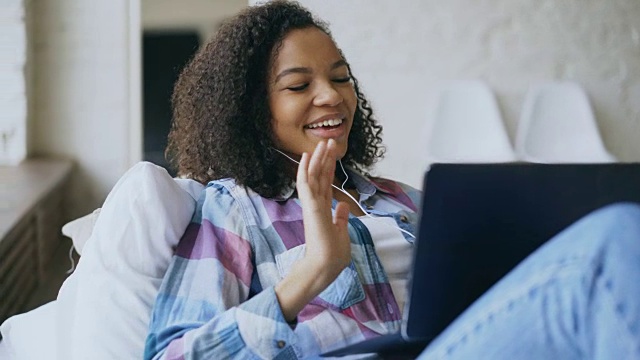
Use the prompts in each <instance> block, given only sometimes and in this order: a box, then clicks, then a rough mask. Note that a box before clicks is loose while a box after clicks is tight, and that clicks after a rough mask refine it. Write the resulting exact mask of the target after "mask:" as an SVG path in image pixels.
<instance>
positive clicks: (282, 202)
mask: <svg viewBox="0 0 640 360" xmlns="http://www.w3.org/2000/svg"><path fill="white" fill-rule="evenodd" d="M350 177H351V178H352V180H353V181H354V184H355V185H356V188H357V189H358V192H359V193H360V194H361V195H360V199H359V200H360V202H361V204H362V205H363V206H364V207H365V208H367V209H368V211H370V213H372V214H375V215H377V216H390V217H393V218H394V219H395V220H396V223H397V224H398V226H400V227H402V228H404V229H406V230H408V231H410V232H412V233H415V226H416V222H417V214H416V212H417V204H418V201H419V200H420V196H419V192H418V191H417V190H415V189H413V188H410V187H409V186H407V185H404V184H400V183H397V182H393V181H390V180H385V179H371V180H370V179H366V178H364V177H363V176H360V175H358V174H357V173H355V172H353V171H350ZM292 195H293V189H291V190H289V191H288V192H287V193H286V194H283V195H282V196H281V197H279V198H277V199H267V198H263V197H261V196H259V195H258V194H256V193H254V192H253V191H251V190H248V189H246V188H244V187H241V186H237V185H236V184H235V183H234V182H233V181H232V180H220V181H213V182H211V183H210V184H209V185H208V186H207V188H206V189H205V190H204V191H203V193H202V195H201V197H200V200H199V201H198V205H197V207H196V212H195V214H194V216H193V219H192V221H191V224H190V225H189V227H188V228H187V231H186V232H185V234H184V235H183V238H182V239H181V241H180V243H179V245H178V247H177V249H176V252H175V255H174V257H173V260H172V263H171V265H170V267H169V269H168V271H167V274H166V275H165V278H164V281H163V283H162V286H161V288H160V292H159V294H158V297H157V299H156V303H155V306H154V309H153V314H152V319H151V323H150V330H149V336H148V338H147V342H146V347H145V355H144V358H145V359H226V358H237V359H248V358H263V359H298V358H306V357H313V356H316V355H318V354H320V353H322V352H324V351H327V350H330V349H333V348H336V347H339V346H342V345H345V344H347V343H352V342H356V341H360V340H363V339H366V338H370V337H374V336H378V335H380V334H385V333H388V332H394V331H397V330H398V329H399V326H400V321H401V314H400V311H399V309H398V305H397V304H396V301H395V298H394V296H393V293H392V291H391V287H390V286H389V282H388V280H387V277H386V274H385V272H384V269H383V267H382V265H381V263H380V261H379V259H378V257H377V255H376V254H375V250H374V246H373V242H372V241H371V236H370V234H369V232H368V230H367V229H366V227H365V226H364V224H363V223H362V222H361V221H360V220H358V219H357V218H355V217H353V218H351V219H350V220H349V234H350V237H351V248H352V259H353V260H352V263H351V265H350V266H349V267H347V268H346V269H345V270H344V271H343V272H342V273H341V274H340V276H339V277H338V278H337V279H336V281H335V282H334V283H332V284H331V285H330V286H329V287H328V288H327V289H326V290H325V291H324V292H322V293H321V294H320V295H319V296H318V297H317V298H316V299H314V300H313V301H312V302H311V303H309V304H308V305H307V306H306V307H305V308H304V309H303V310H302V311H301V312H300V314H299V315H298V319H297V324H296V325H290V324H288V323H287V322H286V321H285V319H284V317H283V315H282V313H281V310H280V305H279V304H278V301H277V298H276V296H275V292H274V290H273V287H274V286H275V285H276V284H277V283H278V282H279V281H280V280H281V279H282V277H283V276H284V275H286V273H287V271H288V268H289V266H290V265H291V263H293V262H294V261H295V260H297V259H298V258H299V257H300V256H302V254H303V253H304V251H303V250H304V243H305V241H304V229H303V224H302V209H301V208H300V204H299V202H298V200H297V199H296V198H294V197H292ZM334 206H335V203H334ZM407 240H408V241H412V239H411V238H407ZM407 261H409V259H407Z"/></svg>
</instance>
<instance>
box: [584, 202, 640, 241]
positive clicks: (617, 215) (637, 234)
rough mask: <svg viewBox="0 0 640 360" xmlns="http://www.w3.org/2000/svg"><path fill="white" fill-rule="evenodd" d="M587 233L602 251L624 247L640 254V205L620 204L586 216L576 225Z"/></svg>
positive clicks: (605, 207) (608, 206)
mask: <svg viewBox="0 0 640 360" xmlns="http://www.w3.org/2000/svg"><path fill="white" fill-rule="evenodd" d="M576 225H577V226H578V227H579V228H582V229H581V232H582V233H583V234H585V233H587V234H589V235H588V236H589V237H591V238H592V240H594V241H596V243H599V244H597V245H596V243H593V245H595V246H597V247H598V248H600V249H602V248H603V247H604V248H607V247H611V246H615V247H617V246H622V247H623V248H625V249H627V250H628V251H630V252H631V253H640V204H637V203H631V202H620V203H614V204H611V205H607V206H604V207H602V208H600V209H598V210H596V211H594V212H592V213H590V214H589V215H587V216H585V217H584V218H583V219H582V220H580V221H579V222H578V224H576Z"/></svg>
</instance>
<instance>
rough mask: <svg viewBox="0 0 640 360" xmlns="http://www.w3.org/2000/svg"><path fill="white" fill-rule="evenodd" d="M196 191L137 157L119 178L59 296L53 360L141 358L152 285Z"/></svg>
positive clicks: (154, 290) (187, 218) (169, 254)
mask: <svg viewBox="0 0 640 360" xmlns="http://www.w3.org/2000/svg"><path fill="white" fill-rule="evenodd" d="M178 184H180V185H182V186H183V187H185V186H186V187H188V188H190V191H189V192H186V191H184V190H183V189H182V188H181V186H180V185H178ZM202 188H203V186H202V185H201V184H198V183H196V182H195V181H191V180H180V181H174V179H172V178H171V176H169V174H168V173H167V172H166V170H164V169H163V168H161V167H159V166H156V165H153V164H151V163H144V162H143V163H139V164H137V165H135V166H134V167H132V168H131V169H130V170H129V171H128V172H127V173H126V174H125V175H124V176H123V177H122V178H121V179H120V180H119V181H118V183H117V184H116V185H115V186H114V188H113V190H112V191H111V192H110V193H109V195H108V197H107V199H106V201H105V203H104V205H103V207H102V210H101V211H100V215H99V216H98V217H97V219H96V222H95V227H94V228H93V231H92V233H91V237H90V238H89V240H88V241H87V242H86V244H85V245H84V248H83V249H82V257H81V258H80V262H79V264H78V267H77V269H76V271H75V272H74V273H73V274H72V275H71V276H70V277H69V278H68V279H67V281H65V283H64V285H63V287H62V288H61V290H60V293H59V295H58V301H59V302H62V303H63V304H62V305H60V307H61V309H60V311H59V318H58V331H57V334H58V337H59V347H58V350H59V353H58V354H59V358H60V359H139V358H141V357H142V354H143V349H144V341H145V338H146V335H147V331H148V323H149V319H150V315H151V309H152V306H153V304H154V302H155V298H156V296H157V293H158V288H159V286H160V283H161V282H162V278H163V276H164V273H165V271H166V269H167V267H168V266H169V262H170V261H171V257H172V255H173V250H174V247H175V246H176V245H177V244H178V241H179V240H180V237H181V236H182V234H183V233H184V231H185V229H186V227H187V225H188V224H189V221H190V219H191V217H192V215H193V211H194V209H195V203H196V196H197V194H198V193H199V191H201V190H202ZM192 194H193V196H192ZM62 308H64V310H63V309H62Z"/></svg>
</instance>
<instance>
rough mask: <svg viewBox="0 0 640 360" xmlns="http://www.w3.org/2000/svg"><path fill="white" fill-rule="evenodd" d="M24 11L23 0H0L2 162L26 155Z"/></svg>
mask: <svg viewBox="0 0 640 360" xmlns="http://www.w3.org/2000/svg"><path fill="white" fill-rule="evenodd" d="M24 14H25V11H24V6H23V1H22V0H3V1H1V2H0V34H2V36H1V37H0V165H13V164H18V163H19V162H20V161H22V160H24V159H25V157H26V155H27V135H26V133H27V99H26V77H25V72H24V70H25V66H26V61H27V36H26V25H25V21H24V19H25V16H24Z"/></svg>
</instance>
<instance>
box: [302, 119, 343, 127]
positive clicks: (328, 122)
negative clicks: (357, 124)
mask: <svg viewBox="0 0 640 360" xmlns="http://www.w3.org/2000/svg"><path fill="white" fill-rule="evenodd" d="M340 124H342V119H331V120H325V121H322V122H317V123H315V124H311V125H307V126H306V127H307V129H315V128H319V127H324V126H338V125H340Z"/></svg>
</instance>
